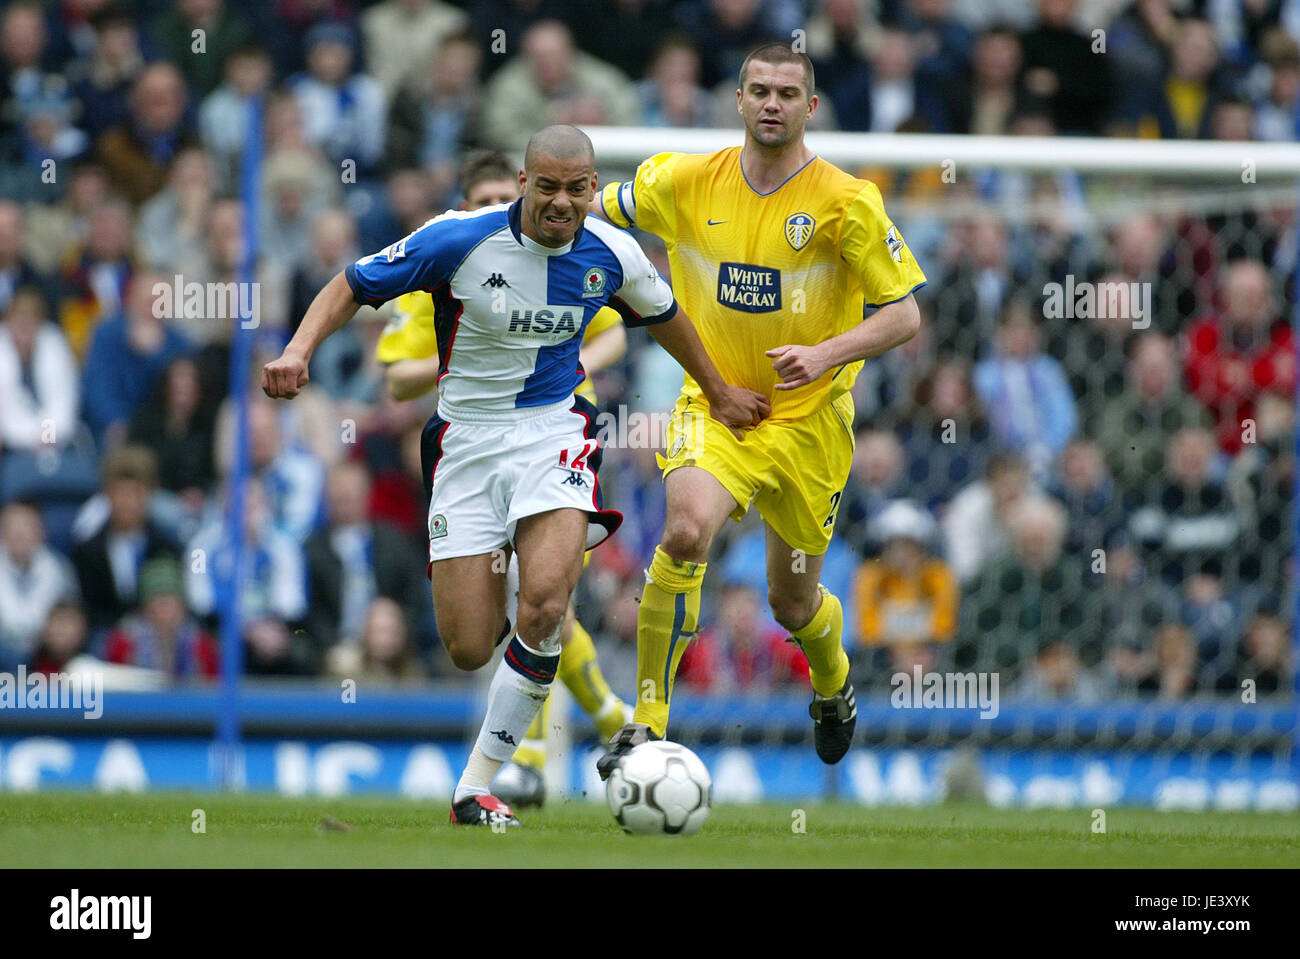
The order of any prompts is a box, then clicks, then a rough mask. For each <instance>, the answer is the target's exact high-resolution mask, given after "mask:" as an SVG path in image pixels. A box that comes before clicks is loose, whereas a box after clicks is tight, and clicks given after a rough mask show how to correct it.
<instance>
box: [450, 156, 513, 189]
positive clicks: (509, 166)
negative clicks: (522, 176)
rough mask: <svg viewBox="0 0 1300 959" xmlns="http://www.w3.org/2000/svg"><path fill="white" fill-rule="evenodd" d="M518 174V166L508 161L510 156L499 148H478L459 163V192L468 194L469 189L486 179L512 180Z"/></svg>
mask: <svg viewBox="0 0 1300 959" xmlns="http://www.w3.org/2000/svg"><path fill="white" fill-rule="evenodd" d="M518 175H519V167H517V166H515V165H514V164H513V163H511V162H510V158H509V157H507V156H506V155H505V154H504V153H501V152H500V151H499V150H479V151H478V152H476V153H471V154H470V155H469V156H467V157H466V158H465V162H464V163H462V164H461V165H460V192H461V193H463V194H465V195H466V196H468V195H469V191H470V190H472V189H474V187H476V186H478V184H480V183H485V182H487V181H488V180H510V181H511V182H514V179H515V177H517V176H518Z"/></svg>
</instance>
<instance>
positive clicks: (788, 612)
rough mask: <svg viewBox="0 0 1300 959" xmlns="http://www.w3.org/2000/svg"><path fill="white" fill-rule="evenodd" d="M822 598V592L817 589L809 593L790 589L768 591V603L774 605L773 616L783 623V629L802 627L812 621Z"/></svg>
mask: <svg viewBox="0 0 1300 959" xmlns="http://www.w3.org/2000/svg"><path fill="white" fill-rule="evenodd" d="M820 599H821V596H820V593H818V592H817V591H815V590H814V591H813V592H812V593H811V594H807V595H805V594H802V593H792V592H789V591H788V590H778V589H769V590H768V591H767V604H768V605H769V606H770V607H772V616H773V618H774V619H775V620H776V621H777V622H778V623H780V624H781V628H782V629H788V630H791V631H793V630H796V629H802V628H803V627H804V626H807V625H808V624H809V623H810V622H812V618H813V616H815V615H816V614H817V606H818V603H819V602H820Z"/></svg>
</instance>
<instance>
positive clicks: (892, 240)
mask: <svg viewBox="0 0 1300 959" xmlns="http://www.w3.org/2000/svg"><path fill="white" fill-rule="evenodd" d="M885 245H886V246H887V247H889V255H890V256H892V257H893V258H894V260H895V262H898V263H902V262H903V238H902V237H901V236H899V235H898V227H896V226H891V227H890V228H889V232H888V233H886V234H885Z"/></svg>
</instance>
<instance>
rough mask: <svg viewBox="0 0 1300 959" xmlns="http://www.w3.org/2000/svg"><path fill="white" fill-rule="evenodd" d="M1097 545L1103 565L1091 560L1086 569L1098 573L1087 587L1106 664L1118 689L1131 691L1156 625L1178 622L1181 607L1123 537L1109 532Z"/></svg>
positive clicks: (1140, 672)
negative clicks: (1102, 639) (1097, 615)
mask: <svg viewBox="0 0 1300 959" xmlns="http://www.w3.org/2000/svg"><path fill="white" fill-rule="evenodd" d="M1102 546H1103V549H1104V550H1105V553H1104V554H1103V556H1102V557H1101V558H1102V559H1103V560H1104V563H1105V565H1104V567H1099V566H1098V564H1097V563H1096V561H1095V560H1094V561H1091V562H1090V564H1089V569H1090V570H1099V569H1100V572H1097V573H1096V574H1095V575H1093V576H1092V577H1091V584H1092V587H1093V589H1094V593H1093V596H1094V597H1095V604H1096V606H1097V608H1098V610H1099V611H1100V618H1101V629H1102V635H1103V636H1104V637H1105V642H1106V646H1107V650H1106V660H1107V663H1108V664H1109V666H1110V668H1111V671H1112V673H1113V674H1114V678H1115V680H1116V684H1117V686H1118V687H1119V688H1120V689H1121V690H1124V691H1127V692H1135V691H1136V682H1137V679H1138V678H1139V677H1140V676H1141V675H1144V674H1145V669H1146V668H1147V665H1146V664H1147V661H1148V659H1149V655H1148V654H1149V652H1150V645H1151V637H1152V636H1154V635H1155V631H1156V630H1157V629H1159V628H1160V627H1161V626H1163V625H1166V624H1169V623H1176V622H1178V619H1179V616H1180V614H1181V608H1182V603H1181V600H1180V597H1179V595H1178V593H1177V591H1176V590H1174V589H1172V588H1171V587H1170V586H1168V585H1167V584H1166V583H1164V582H1162V581H1161V580H1160V578H1159V577H1158V576H1152V575H1151V574H1150V572H1149V571H1148V570H1147V568H1146V566H1145V565H1144V564H1143V562H1142V556H1141V554H1140V553H1139V552H1138V550H1137V549H1136V548H1135V546H1134V544H1133V542H1132V540H1131V537H1129V536H1128V535H1127V534H1126V533H1124V532H1122V531H1120V532H1116V533H1114V534H1112V535H1111V536H1110V538H1109V539H1107V540H1106V541H1105V542H1104V543H1103V544H1102ZM1085 558H1086V554H1085Z"/></svg>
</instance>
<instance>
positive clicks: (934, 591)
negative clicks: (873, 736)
mask: <svg viewBox="0 0 1300 959" xmlns="http://www.w3.org/2000/svg"><path fill="white" fill-rule="evenodd" d="M934 533H935V523H934V519H933V517H931V516H930V514H929V512H928V511H927V510H925V509H924V508H923V507H921V506H919V505H918V504H916V503H914V502H912V501H910V500H895V501H894V502H892V503H890V504H889V505H888V506H886V507H885V509H884V510H883V511H881V513H880V515H879V516H878V517H877V519H876V521H875V524H874V526H873V529H872V535H873V537H874V538H875V539H876V540H878V541H879V542H880V543H881V544H882V545H881V549H880V556H879V558H877V559H872V560H868V561H867V562H865V563H863V564H862V565H861V566H860V567H859V568H858V571H857V575H856V577H855V581H854V587H853V588H854V600H855V602H854V606H855V607H856V609H857V613H858V629H857V633H858V637H857V638H858V644H859V655H858V656H856V657H854V658H855V660H856V663H855V664H856V665H857V666H858V669H856V670H855V673H860V674H861V675H862V677H863V681H864V683H865V682H866V681H867V680H869V679H870V678H871V677H872V676H876V677H879V676H881V675H882V674H884V673H892V672H898V671H902V672H907V673H910V672H911V670H912V667H913V666H917V665H919V666H921V668H922V670H923V671H930V670H933V669H935V668H936V667H937V666H938V665H939V660H940V656H941V652H940V646H941V644H945V643H948V641H949V640H951V639H952V637H953V634H954V633H955V632H956V629H957V610H958V606H959V603H960V599H961V590H960V588H959V587H958V585H957V577H955V576H954V575H953V574H952V571H951V570H950V569H949V568H948V566H947V564H945V563H944V562H943V560H942V559H939V558H938V557H937V556H934V555H932V554H931V553H930V550H929V543H930V542H931V540H932V539H933V537H934ZM862 654H865V655H862Z"/></svg>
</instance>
